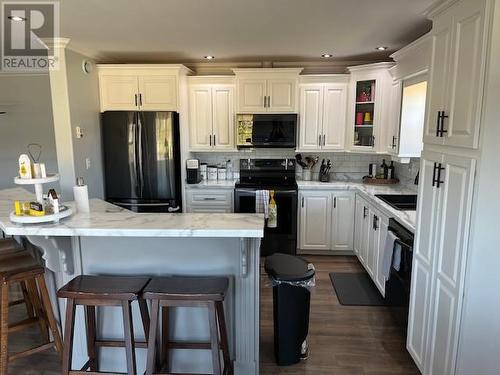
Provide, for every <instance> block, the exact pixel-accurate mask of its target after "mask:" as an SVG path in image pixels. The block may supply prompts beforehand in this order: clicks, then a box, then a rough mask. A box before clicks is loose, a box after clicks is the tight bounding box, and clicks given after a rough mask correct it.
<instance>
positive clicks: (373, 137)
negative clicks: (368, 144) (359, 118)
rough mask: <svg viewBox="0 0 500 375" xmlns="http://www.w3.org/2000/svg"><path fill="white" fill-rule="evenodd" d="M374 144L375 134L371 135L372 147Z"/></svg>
mask: <svg viewBox="0 0 500 375" xmlns="http://www.w3.org/2000/svg"><path fill="white" fill-rule="evenodd" d="M373 146H375V136H374V135H372V147H373Z"/></svg>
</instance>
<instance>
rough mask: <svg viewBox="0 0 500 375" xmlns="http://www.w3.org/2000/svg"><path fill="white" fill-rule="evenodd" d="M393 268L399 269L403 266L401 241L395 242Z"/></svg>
mask: <svg viewBox="0 0 500 375" xmlns="http://www.w3.org/2000/svg"><path fill="white" fill-rule="evenodd" d="M392 268H394V269H395V270H396V271H399V269H400V268H401V244H400V243H399V242H395V243H394V255H393V256H392Z"/></svg>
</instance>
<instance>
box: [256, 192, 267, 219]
mask: <svg viewBox="0 0 500 375" xmlns="http://www.w3.org/2000/svg"><path fill="white" fill-rule="evenodd" d="M255 213H257V214H264V218H265V219H267V218H269V190H256V191H255Z"/></svg>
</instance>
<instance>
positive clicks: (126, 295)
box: [57, 275, 149, 374]
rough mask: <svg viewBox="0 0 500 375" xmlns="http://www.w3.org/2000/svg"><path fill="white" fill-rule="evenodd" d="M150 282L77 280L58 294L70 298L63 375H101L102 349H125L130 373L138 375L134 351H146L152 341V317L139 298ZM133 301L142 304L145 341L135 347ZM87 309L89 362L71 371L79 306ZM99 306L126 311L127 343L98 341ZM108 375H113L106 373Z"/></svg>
mask: <svg viewBox="0 0 500 375" xmlns="http://www.w3.org/2000/svg"><path fill="white" fill-rule="evenodd" d="M148 281H149V278H144V277H119V276H87V275H84V276H78V277H76V278H74V279H73V280H71V281H70V282H69V283H68V284H66V285H65V286H63V287H62V288H61V289H59V291H58V292H57V296H58V297H60V298H67V300H68V301H67V305H66V323H65V327H64V350H63V365H62V372H61V373H62V374H88V372H87V370H90V371H91V372H92V373H93V374H98V373H100V372H99V371H98V370H99V364H98V361H97V358H98V353H97V350H98V348H99V347H122V348H123V347H124V348H125V349H126V355H127V373H128V374H136V373H137V369H136V360H135V348H136V347H141V348H147V342H148V337H149V314H148V307H147V304H146V301H144V300H142V299H140V298H139V296H140V295H141V293H142V290H143V289H144V287H145V286H146V284H147V283H148ZM132 301H138V302H139V308H140V312H141V318H142V324H143V326H144V332H145V335H146V341H145V342H142V343H136V342H135V340H134V328H133V324H132V312H131V303H132ZM77 305H83V306H85V310H86V311H85V312H86V324H87V351H88V356H89V360H88V361H87V363H85V365H84V366H83V367H82V369H81V370H79V371H73V370H71V364H72V356H73V336H74V331H75V312H76V306H77ZM96 306H121V307H122V310H123V325H124V331H125V340H124V341H111V340H99V339H97V335H96ZM106 374H111V373H109V372H106Z"/></svg>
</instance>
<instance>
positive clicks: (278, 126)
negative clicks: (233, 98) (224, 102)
mask: <svg viewBox="0 0 500 375" xmlns="http://www.w3.org/2000/svg"><path fill="white" fill-rule="evenodd" d="M236 123H237V146H238V148H244V147H275V148H295V147H296V145H297V140H296V137H297V114H296V113H290V114H288V113H287V114H259V115H257V114H256V115H244V114H240V115H237V119H236Z"/></svg>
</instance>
